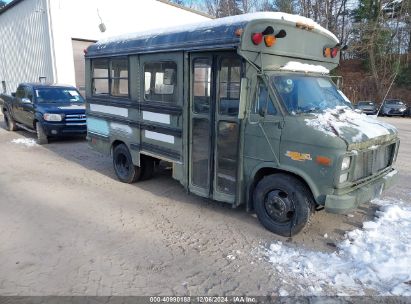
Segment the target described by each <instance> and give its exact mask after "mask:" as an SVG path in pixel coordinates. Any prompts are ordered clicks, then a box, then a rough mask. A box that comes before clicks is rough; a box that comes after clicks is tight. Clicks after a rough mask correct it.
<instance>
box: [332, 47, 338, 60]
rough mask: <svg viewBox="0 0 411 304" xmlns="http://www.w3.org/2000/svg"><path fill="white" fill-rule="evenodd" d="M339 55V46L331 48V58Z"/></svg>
mask: <svg viewBox="0 0 411 304" xmlns="http://www.w3.org/2000/svg"><path fill="white" fill-rule="evenodd" d="M337 55H338V48H332V49H331V58H334V57H336V56H337Z"/></svg>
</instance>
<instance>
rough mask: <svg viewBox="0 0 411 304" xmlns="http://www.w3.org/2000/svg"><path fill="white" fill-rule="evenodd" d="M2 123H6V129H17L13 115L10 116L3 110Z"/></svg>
mask: <svg viewBox="0 0 411 304" xmlns="http://www.w3.org/2000/svg"><path fill="white" fill-rule="evenodd" d="M4 123H5V124H6V129H7V130H8V131H16V130H17V125H16V121H15V120H14V119H13V117H11V115H10V113H9V112H8V111H5V112H4Z"/></svg>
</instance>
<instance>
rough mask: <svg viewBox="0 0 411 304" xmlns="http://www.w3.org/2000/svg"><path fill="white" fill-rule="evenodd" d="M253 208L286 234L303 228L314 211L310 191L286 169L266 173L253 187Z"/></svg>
mask: <svg viewBox="0 0 411 304" xmlns="http://www.w3.org/2000/svg"><path fill="white" fill-rule="evenodd" d="M253 198H254V209H255V211H256V213H257V217H258V219H259V221H260V222H261V224H262V225H263V226H264V227H265V228H267V229H268V230H270V231H271V232H274V233H275V234H279V235H282V236H285V237H291V236H293V235H296V234H297V233H298V232H300V231H301V230H302V229H303V228H304V227H305V226H306V225H307V224H308V223H309V221H310V217H311V214H312V213H313V212H314V200H313V198H312V195H311V191H310V190H309V189H308V188H307V187H306V186H305V185H304V184H303V183H302V182H301V181H299V180H298V179H297V178H295V177H293V176H291V175H288V174H283V173H278V174H272V175H268V176H265V177H264V178H263V179H262V180H261V181H260V182H259V183H258V184H257V187H256V188H255V190H254V197H253Z"/></svg>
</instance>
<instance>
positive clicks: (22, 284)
mask: <svg viewBox="0 0 411 304" xmlns="http://www.w3.org/2000/svg"><path fill="white" fill-rule="evenodd" d="M384 120H385V121H388V122H390V123H392V124H394V125H395V126H396V127H397V128H398V129H399V132H400V136H401V140H402V144H401V148H400V153H399V158H398V161H397V167H398V168H399V170H400V174H401V178H400V182H399V184H398V185H397V186H395V187H394V188H392V189H390V190H389V191H387V192H386V193H385V194H384V196H385V197H395V198H399V199H403V200H406V199H407V198H409V197H410V195H411V185H410V182H409V181H410V177H411V119H401V118H390V119H388V118H387V119H384ZM0 125H2V126H4V123H3V118H2V117H0ZM31 139H34V136H33V135H32V134H29V133H27V132H24V131H18V132H7V131H6V130H5V129H4V127H3V128H0V160H1V161H0V295H89V296H93V295H239V294H241V295H253V296H257V295H277V294H278V293H279V290H280V288H281V284H282V283H281V279H282V278H281V275H279V274H278V273H275V272H274V271H273V270H272V268H271V267H269V265H268V264H267V261H265V260H264V258H263V256H262V255H261V253H260V251H261V248H264V247H267V246H269V244H270V243H272V242H274V241H282V242H284V243H287V242H288V243H292V244H293V245H295V246H301V247H304V248H307V249H310V250H318V251H323V252H332V251H334V250H335V243H336V242H338V241H339V240H341V239H342V238H343V236H344V234H345V232H346V231H349V230H353V229H356V228H359V227H361V226H362V223H363V222H364V221H366V220H369V219H371V218H372V217H373V214H374V208H373V207H372V206H361V207H360V208H359V209H357V210H355V211H353V212H351V214H352V215H353V216H352V217H351V216H343V215H333V214H328V213H325V212H317V213H316V214H315V215H314V217H313V221H312V225H311V227H310V228H309V229H308V230H307V231H306V232H305V233H301V234H299V235H298V236H296V237H294V238H292V239H286V238H283V237H279V236H276V235H273V234H272V233H270V232H268V231H266V230H265V229H264V228H263V227H262V226H261V225H260V224H259V222H258V220H257V219H256V217H255V216H254V215H252V214H248V213H246V212H245V210H244V209H242V208H239V209H231V208H230V207H229V206H228V205H225V204H222V203H217V202H213V201H210V200H206V199H201V198H198V197H196V196H194V195H189V194H187V193H186V192H185V190H184V189H183V188H182V187H181V186H180V184H179V183H178V182H176V181H174V180H173V179H172V178H171V172H170V171H168V170H167V169H162V170H159V172H157V174H156V175H155V177H154V178H153V179H151V180H149V181H144V182H140V183H137V184H134V185H127V184H122V183H120V182H118V181H117V180H116V177H115V174H114V172H113V170H112V163H111V159H110V158H107V157H105V156H102V155H100V154H98V153H97V152H94V151H93V150H91V149H90V148H89V147H88V145H87V143H86V141H84V140H77V139H70V140H65V141H62V140H58V141H53V142H51V143H50V144H49V145H45V146H38V145H31V146H30V145H29V146H27V145H24V143H25V142H27V141H28V140H31ZM13 140H14V142H13ZM325 234H327V235H328V238H325V237H324V235H325Z"/></svg>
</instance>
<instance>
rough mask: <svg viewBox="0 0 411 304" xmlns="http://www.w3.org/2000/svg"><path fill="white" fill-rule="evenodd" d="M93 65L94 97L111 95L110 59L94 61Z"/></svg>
mask: <svg viewBox="0 0 411 304" xmlns="http://www.w3.org/2000/svg"><path fill="white" fill-rule="evenodd" d="M92 63H93V86H92V87H93V95H108V94H109V74H108V66H109V60H108V59H94V60H93V61H92Z"/></svg>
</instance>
